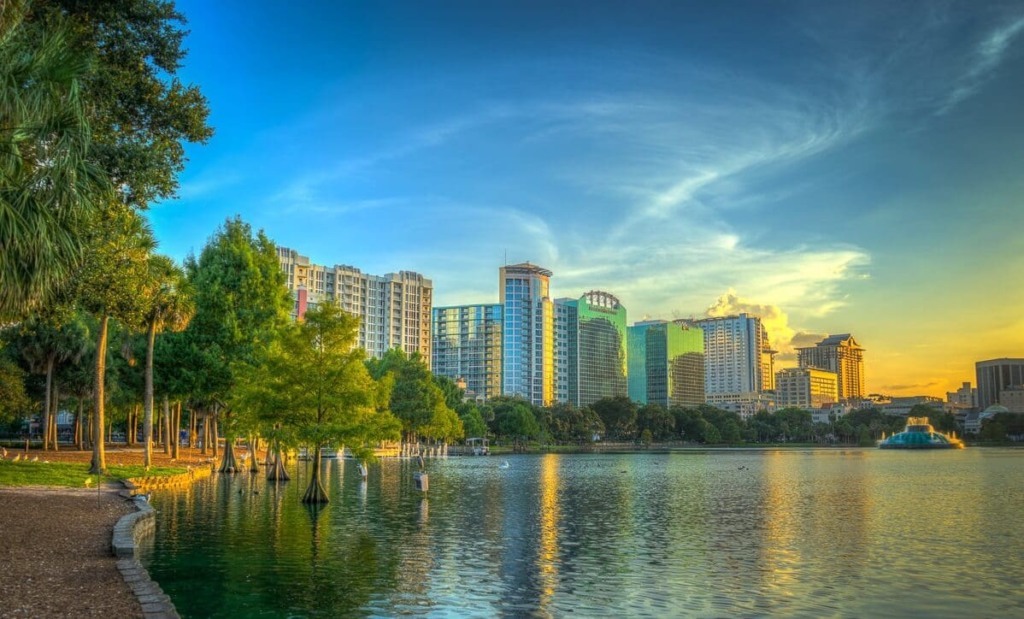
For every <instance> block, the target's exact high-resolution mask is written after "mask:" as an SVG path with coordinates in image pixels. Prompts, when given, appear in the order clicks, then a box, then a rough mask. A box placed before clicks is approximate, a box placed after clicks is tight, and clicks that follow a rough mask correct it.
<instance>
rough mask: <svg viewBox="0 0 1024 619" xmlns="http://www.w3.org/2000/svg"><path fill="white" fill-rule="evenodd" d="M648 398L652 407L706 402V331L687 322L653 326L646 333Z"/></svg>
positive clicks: (693, 404) (694, 404)
mask: <svg viewBox="0 0 1024 619" xmlns="http://www.w3.org/2000/svg"><path fill="white" fill-rule="evenodd" d="M644 337H645V339H646V345H645V349H646V350H645V353H646V370H647V399H646V402H648V403H651V404H661V405H662V406H664V407H665V408H668V407H670V406H690V407H692V406H699V405H701V404H703V403H704V397H705V396H704V331H703V330H702V329H701V328H700V327H697V326H695V325H692V324H690V323H688V322H686V321H676V322H670V323H662V324H655V325H650V326H649V327H648V328H647V329H646V331H645V333H644Z"/></svg>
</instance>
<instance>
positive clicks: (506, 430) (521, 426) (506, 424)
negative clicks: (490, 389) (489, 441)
mask: <svg viewBox="0 0 1024 619" xmlns="http://www.w3.org/2000/svg"><path fill="white" fill-rule="evenodd" d="M487 405H488V407H489V408H491V410H492V411H493V415H494V417H493V419H494V420H493V421H492V422H491V428H492V430H493V431H494V433H495V434H496V435H497V436H499V437H502V438H505V439H507V440H510V441H512V447H513V449H514V450H515V451H522V450H523V449H525V448H526V442H527V441H529V440H530V439H533V438H537V437H538V436H540V433H541V427H540V424H539V423H537V415H536V414H535V412H534V407H533V405H532V404H530V403H529V402H527V401H526V400H524V399H523V398H520V397H510V396H498V397H496V398H491V400H489V401H488V402H487Z"/></svg>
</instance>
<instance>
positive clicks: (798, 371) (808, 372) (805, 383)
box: [775, 368, 839, 410]
mask: <svg viewBox="0 0 1024 619" xmlns="http://www.w3.org/2000/svg"><path fill="white" fill-rule="evenodd" d="M838 393H839V380H838V377H837V376H836V373H835V372H829V371H827V370H819V369H816V368H786V369H784V370H779V371H778V373H776V374H775V402H776V404H777V405H778V407H779V408H789V407H795V408H804V409H808V410H810V409H815V408H821V407H823V406H826V405H828V404H834V403H836V402H838Z"/></svg>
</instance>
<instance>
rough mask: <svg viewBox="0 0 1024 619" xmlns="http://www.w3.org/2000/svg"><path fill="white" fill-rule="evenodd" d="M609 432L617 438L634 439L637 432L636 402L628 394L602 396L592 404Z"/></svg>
mask: <svg viewBox="0 0 1024 619" xmlns="http://www.w3.org/2000/svg"><path fill="white" fill-rule="evenodd" d="M590 407H591V408H592V409H593V410H594V412H595V413H597V415H598V417H600V418H601V422H602V423H604V427H605V428H606V429H607V431H608V434H609V435H610V436H611V437H612V438H614V439H617V440H620V441H621V440H632V439H633V437H634V436H635V434H636V412H637V411H636V404H635V403H634V402H633V401H632V400H630V399H629V398H627V397H626V396H615V397H607V398H601V399H600V400H598V401H597V402H594V403H593V404H591V406H590Z"/></svg>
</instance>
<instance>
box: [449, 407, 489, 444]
mask: <svg viewBox="0 0 1024 619" xmlns="http://www.w3.org/2000/svg"><path fill="white" fill-rule="evenodd" d="M455 412H456V413H458V415H459V420H461V421H462V428H463V431H464V432H465V434H466V436H467V437H485V436H487V422H486V421H484V417H483V414H482V413H481V412H480V407H479V406H477V404H476V402H462V403H460V404H459V405H458V406H457V407H456V409H455Z"/></svg>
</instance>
